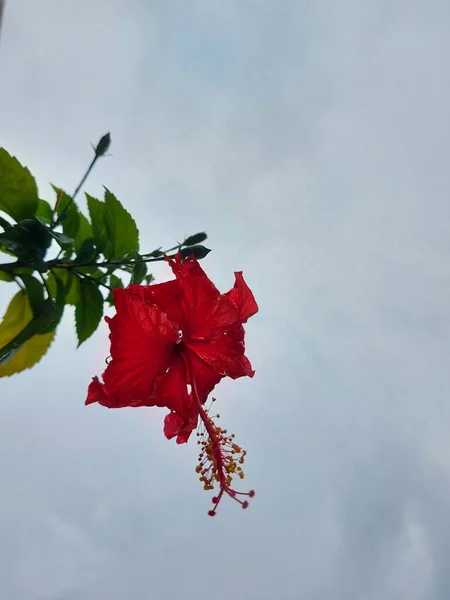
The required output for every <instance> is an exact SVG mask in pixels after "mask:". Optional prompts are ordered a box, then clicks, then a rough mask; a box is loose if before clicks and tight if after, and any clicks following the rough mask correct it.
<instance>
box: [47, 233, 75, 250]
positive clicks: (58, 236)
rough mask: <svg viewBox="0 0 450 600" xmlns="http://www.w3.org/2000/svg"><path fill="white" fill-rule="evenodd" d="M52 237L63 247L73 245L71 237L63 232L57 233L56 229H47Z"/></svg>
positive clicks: (66, 247)
mask: <svg viewBox="0 0 450 600" xmlns="http://www.w3.org/2000/svg"><path fill="white" fill-rule="evenodd" d="M49 231H50V235H51V236H52V238H53V239H54V240H55V241H56V242H57V244H58V245H59V246H60V247H61V248H64V249H66V250H67V249H68V248H70V247H71V246H72V245H73V239H72V238H70V237H69V236H68V235H65V234H64V233H59V232H58V231H53V230H51V229H50V230H49Z"/></svg>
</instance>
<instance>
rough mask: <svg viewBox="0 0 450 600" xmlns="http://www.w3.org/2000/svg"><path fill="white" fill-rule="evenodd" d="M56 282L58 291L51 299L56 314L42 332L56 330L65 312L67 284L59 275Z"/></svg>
mask: <svg viewBox="0 0 450 600" xmlns="http://www.w3.org/2000/svg"><path fill="white" fill-rule="evenodd" d="M55 282H56V293H55V294H53V298H52V299H51V301H52V304H53V308H54V316H53V319H52V320H51V321H50V322H49V323H48V325H47V326H46V327H45V329H44V330H43V331H42V333H50V332H51V331H54V330H55V329H56V327H57V326H58V325H59V322H60V321H61V319H62V316H63V313H64V306H65V304H66V286H65V283H64V281H63V280H62V279H59V278H58V277H55Z"/></svg>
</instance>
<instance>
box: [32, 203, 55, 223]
mask: <svg viewBox="0 0 450 600" xmlns="http://www.w3.org/2000/svg"><path fill="white" fill-rule="evenodd" d="M36 216H37V217H41V218H42V219H44V220H45V221H46V222H47V224H50V223H51V222H52V217H53V211H52V208H51V206H50V204H49V203H48V202H47V200H39V204H38V208H37V211H36Z"/></svg>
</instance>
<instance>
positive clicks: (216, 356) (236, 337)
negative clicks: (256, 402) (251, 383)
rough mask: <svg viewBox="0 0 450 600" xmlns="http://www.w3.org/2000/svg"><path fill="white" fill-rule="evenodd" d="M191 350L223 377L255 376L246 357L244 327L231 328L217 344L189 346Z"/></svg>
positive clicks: (235, 326)
mask: <svg viewBox="0 0 450 600" xmlns="http://www.w3.org/2000/svg"><path fill="white" fill-rule="evenodd" d="M189 348H190V350H191V351H192V352H195V354H197V356H199V357H200V358H201V359H202V360H203V361H204V362H206V363H207V364H208V365H209V366H210V367H212V368H213V369H214V371H216V373H217V374H218V375H221V376H222V377H225V376H228V377H231V378H232V379H237V378H238V377H244V376H246V375H247V376H248V377H253V375H254V374H255V372H254V371H253V369H252V366H251V364H250V361H249V360H248V358H247V357H246V356H244V351H245V345H244V328H243V327H242V325H234V326H233V327H230V329H229V330H228V332H227V333H226V334H224V335H222V336H221V337H220V338H219V339H218V340H217V341H216V342H213V343H195V344H189Z"/></svg>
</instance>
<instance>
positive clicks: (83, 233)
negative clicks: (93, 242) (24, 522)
mask: <svg viewBox="0 0 450 600" xmlns="http://www.w3.org/2000/svg"><path fill="white" fill-rule="evenodd" d="M93 236H94V234H93V233H92V225H91V224H90V222H89V221H88V219H87V218H86V217H85V216H84V215H83V213H81V212H80V226H79V227H78V233H77V235H76V237H75V241H74V248H75V252H77V253H78V252H79V250H80V248H81V244H82V243H83V242H84V240H86V239H87V238H90V237H93Z"/></svg>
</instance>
